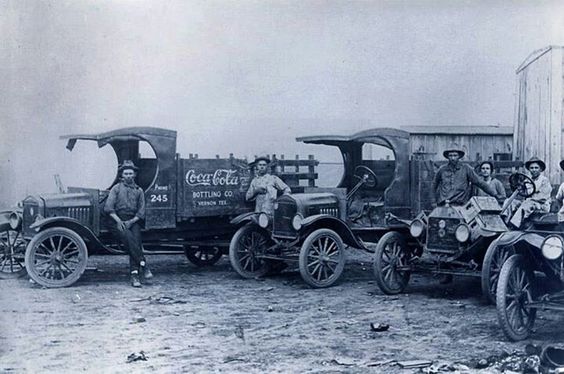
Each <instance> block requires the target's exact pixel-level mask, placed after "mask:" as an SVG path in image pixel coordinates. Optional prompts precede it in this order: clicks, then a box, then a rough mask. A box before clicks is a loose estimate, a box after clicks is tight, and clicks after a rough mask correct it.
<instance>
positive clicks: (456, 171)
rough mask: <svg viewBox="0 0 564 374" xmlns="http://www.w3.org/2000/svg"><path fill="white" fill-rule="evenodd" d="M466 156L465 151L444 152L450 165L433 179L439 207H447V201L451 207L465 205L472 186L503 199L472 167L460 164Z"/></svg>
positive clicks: (456, 149) (442, 167) (444, 166)
mask: <svg viewBox="0 0 564 374" xmlns="http://www.w3.org/2000/svg"><path fill="white" fill-rule="evenodd" d="M464 154H465V153H464V151H463V150H461V149H458V148H454V147H453V148H451V149H447V150H446V151H444V152H443V156H444V157H445V158H447V159H448V164H446V165H443V166H441V167H440V168H439V170H438V171H437V174H435V177H434V178H433V191H434V192H435V197H436V201H437V205H438V206H440V205H445V203H446V202H447V200H448V201H449V203H450V204H451V205H463V204H465V203H466V202H468V200H469V199H470V195H471V194H472V184H473V185H475V186H477V187H479V188H480V189H482V190H483V191H484V192H486V193H487V194H488V195H491V196H493V197H495V198H497V199H499V198H501V197H498V195H497V192H496V191H495V189H494V188H492V187H491V186H490V185H489V184H488V183H486V182H485V181H484V180H483V179H481V178H480V177H479V176H478V175H477V174H476V172H474V170H473V169H472V168H471V167H470V166H468V165H465V164H462V163H460V162H459V161H460V159H461V158H462V157H464Z"/></svg>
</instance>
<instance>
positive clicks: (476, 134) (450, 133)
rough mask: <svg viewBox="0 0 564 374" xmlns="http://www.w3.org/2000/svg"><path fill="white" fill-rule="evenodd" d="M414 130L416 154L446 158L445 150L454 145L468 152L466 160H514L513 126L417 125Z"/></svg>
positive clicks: (422, 157) (411, 128)
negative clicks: (444, 155)
mask: <svg viewBox="0 0 564 374" xmlns="http://www.w3.org/2000/svg"><path fill="white" fill-rule="evenodd" d="M402 130H405V131H408V132H409V133H410V144H411V154H412V155H413V156H412V157H414V158H416V159H424V160H433V161H440V160H444V157H443V151H444V150H445V149H447V148H449V147H451V146H452V145H456V146H458V147H460V148H462V149H463V150H464V151H465V152H466V157H465V160H467V161H476V160H490V159H491V160H499V161H501V160H511V159H512V153H513V128H512V127H510V126H499V125H497V126H416V127H403V128H402Z"/></svg>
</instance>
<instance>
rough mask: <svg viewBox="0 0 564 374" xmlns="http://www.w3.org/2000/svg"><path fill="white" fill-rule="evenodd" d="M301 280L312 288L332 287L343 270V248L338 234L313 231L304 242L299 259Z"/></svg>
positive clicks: (321, 230) (326, 231)
mask: <svg viewBox="0 0 564 374" xmlns="http://www.w3.org/2000/svg"><path fill="white" fill-rule="evenodd" d="M299 266H300V274H301V276H302V278H303V280H304V281H305V282H306V283H307V284H309V285H310V286H312V287H314V288H323V287H329V286H331V285H333V284H334V283H335V282H336V281H337V280H339V277H340V276H341V274H342V273H343V269H344V268H345V246H344V244H343V241H342V239H341V237H340V236H339V234H337V233H336V232H335V231H333V230H329V229H319V230H315V231H314V232H312V233H311V234H309V235H308V237H307V238H306V239H305V240H304V242H303V244H302V248H301V250H300V258H299Z"/></svg>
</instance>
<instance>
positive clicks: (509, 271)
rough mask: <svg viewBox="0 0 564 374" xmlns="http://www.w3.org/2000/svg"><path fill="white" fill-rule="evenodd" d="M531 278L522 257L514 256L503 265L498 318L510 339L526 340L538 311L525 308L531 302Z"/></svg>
mask: <svg viewBox="0 0 564 374" xmlns="http://www.w3.org/2000/svg"><path fill="white" fill-rule="evenodd" d="M533 282H534V275H533V273H532V272H531V271H528V270H527V269H526V264H525V258H524V257H523V256H522V255H513V256H511V257H509V259H508V260H507V261H506V262H505V264H503V267H502V268H501V273H500V275H499V282H498V284H497V292H496V310H497V318H498V320H499V324H500V325H501V329H502V330H503V332H504V333H505V336H507V337H508V338H509V339H510V340H513V341H518V340H523V339H526V338H527V337H528V336H529V334H530V333H531V330H532V328H533V325H534V323H535V317H536V313H537V310H536V309H533V308H527V304H528V303H530V302H532V301H533Z"/></svg>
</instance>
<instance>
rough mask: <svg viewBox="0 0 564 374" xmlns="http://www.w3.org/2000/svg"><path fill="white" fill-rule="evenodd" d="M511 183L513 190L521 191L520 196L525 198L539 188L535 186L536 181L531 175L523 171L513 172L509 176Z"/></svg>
mask: <svg viewBox="0 0 564 374" xmlns="http://www.w3.org/2000/svg"><path fill="white" fill-rule="evenodd" d="M509 185H510V186H511V189H512V190H513V191H515V190H517V191H519V192H518V195H519V196H522V197H525V198H527V197H530V196H532V195H533V194H534V193H535V192H537V188H536V187H535V183H534V182H533V180H532V179H531V177H529V176H528V175H526V174H523V173H514V174H511V176H510V177H509Z"/></svg>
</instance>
